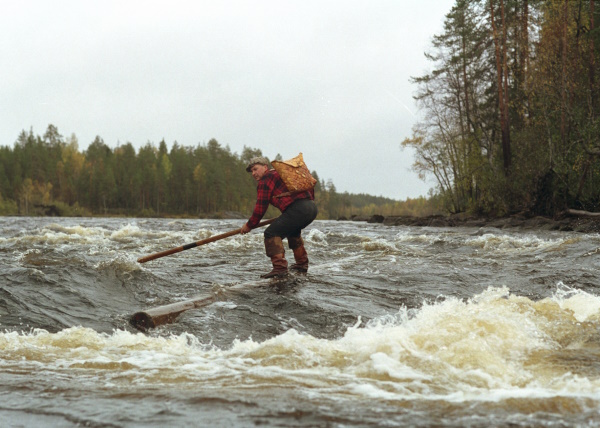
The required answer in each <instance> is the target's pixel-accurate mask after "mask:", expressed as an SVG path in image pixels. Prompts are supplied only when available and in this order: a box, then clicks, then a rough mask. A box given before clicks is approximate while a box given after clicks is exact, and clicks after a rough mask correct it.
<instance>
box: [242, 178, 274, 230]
mask: <svg viewBox="0 0 600 428" xmlns="http://www.w3.org/2000/svg"><path fill="white" fill-rule="evenodd" d="M256 193H257V197H256V205H255V206H254V211H253V212H252V216H251V217H250V220H248V223H247V225H248V227H249V228H250V229H254V228H255V227H256V226H257V225H258V223H259V222H260V219H262V218H263V216H264V215H265V213H266V212H267V208H269V201H270V199H271V195H272V193H273V180H272V179H270V177H269V178H267V177H265V179H262V180H260V181H259V182H258V187H257V189H256Z"/></svg>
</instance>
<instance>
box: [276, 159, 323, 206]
mask: <svg viewBox="0 0 600 428" xmlns="http://www.w3.org/2000/svg"><path fill="white" fill-rule="evenodd" d="M271 165H273V168H275V171H277V173H279V176H280V177H281V179H282V180H283V183H284V184H285V187H287V189H288V192H286V193H282V194H280V195H277V197H282V196H288V195H291V194H294V193H300V192H305V191H307V190H311V189H312V188H314V187H315V184H317V180H316V179H315V178H313V176H312V175H310V172H309V170H308V167H307V166H306V164H305V163H304V158H303V157H302V153H300V154H299V155H298V156H296V157H294V158H292V159H289V160H286V161H277V160H274V161H271Z"/></svg>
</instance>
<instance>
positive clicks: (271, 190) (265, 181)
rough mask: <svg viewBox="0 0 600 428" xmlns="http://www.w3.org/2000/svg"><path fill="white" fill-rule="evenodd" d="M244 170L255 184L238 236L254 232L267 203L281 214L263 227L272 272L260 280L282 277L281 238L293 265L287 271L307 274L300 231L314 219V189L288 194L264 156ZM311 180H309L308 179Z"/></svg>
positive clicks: (277, 174) (315, 215)
mask: <svg viewBox="0 0 600 428" xmlns="http://www.w3.org/2000/svg"><path fill="white" fill-rule="evenodd" d="M246 171H248V172H249V173H251V174H252V177H253V178H254V179H255V180H256V181H257V182H258V187H257V198H256V205H255V207H254V211H253V212H252V216H251V217H250V219H249V220H248V222H247V223H246V224H244V226H242V229H241V233H242V235H243V234H246V233H248V232H250V231H251V230H252V229H254V228H255V227H256V226H257V225H258V223H259V221H260V219H261V218H262V217H263V216H264V215H265V212H266V211H267V208H268V207H269V204H271V205H273V206H274V207H275V208H277V209H279V210H280V211H281V213H282V214H281V215H280V216H279V217H278V218H277V219H276V220H275V221H274V222H273V223H271V224H270V225H269V227H267V229H266V230H265V232H264V235H265V250H266V252H267V256H268V257H270V258H271V263H272V264H273V270H272V271H271V272H269V273H267V274H264V275H261V278H273V277H281V276H285V275H287V273H288V263H287V260H286V259H285V250H284V248H283V242H282V239H284V238H287V240H288V245H289V247H290V249H291V250H292V251H293V253H294V259H295V262H296V263H294V264H293V265H292V266H290V269H293V270H296V271H298V272H307V271H308V255H307V254H306V249H305V248H304V241H303V240H302V236H301V233H302V229H304V228H305V227H306V226H308V225H309V224H311V223H312V222H313V220H314V219H315V218H316V217H317V206H316V204H315V203H314V199H315V194H314V189H310V190H306V191H302V192H290V191H288V188H287V187H286V185H285V183H284V182H283V180H282V178H281V176H280V175H279V173H278V172H277V171H275V170H274V169H271V168H269V161H268V160H267V159H266V158H264V157H260V156H259V157H254V158H252V159H251V160H250V162H249V163H248V166H247V167H246ZM311 178H312V177H311Z"/></svg>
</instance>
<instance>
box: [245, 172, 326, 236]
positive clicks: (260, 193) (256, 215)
mask: <svg viewBox="0 0 600 428" xmlns="http://www.w3.org/2000/svg"><path fill="white" fill-rule="evenodd" d="M287 191H288V189H287V187H285V184H284V183H283V180H282V179H281V177H280V176H279V173H278V172H277V171H275V170H274V169H270V170H268V171H267V172H265V175H263V176H262V178H261V179H260V180H259V181H258V188H257V189H256V193H257V198H256V205H255V206H254V211H253V212H252V217H250V220H248V223H246V224H247V225H248V227H249V228H250V229H253V228H255V227H256V225H257V224H258V223H259V222H260V219H261V218H263V216H264V215H265V212H267V208H269V204H271V205H273V206H274V207H275V208H277V209H279V211H281V212H284V211H285V210H286V209H287V207H289V206H290V204H291V203H292V202H294V201H295V200H298V199H307V198H308V199H315V193H314V190H313V189H311V190H307V191H306V192H301V193H295V194H292V195H289V196H282V197H281V198H276V197H275V196H277V195H279V194H281V193H284V192H287Z"/></svg>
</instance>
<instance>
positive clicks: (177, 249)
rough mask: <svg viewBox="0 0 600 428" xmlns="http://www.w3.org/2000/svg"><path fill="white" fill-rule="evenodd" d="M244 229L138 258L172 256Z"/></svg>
mask: <svg viewBox="0 0 600 428" xmlns="http://www.w3.org/2000/svg"><path fill="white" fill-rule="evenodd" d="M276 219H277V218H272V219H270V220H265V221H261V222H260V223H258V225H257V226H256V228H258V227H263V226H266V225H267V224H271V223H273V222H274V221H275V220H276ZM256 228H255V229H256ZM241 231H242V229H241V228H239V229H235V230H230V231H229V232H225V233H222V234H220V235H215V236H211V237H210V238H206V239H202V240H200V241H196V242H192V243H191V244H185V245H182V246H181V247H176V248H171V249H170V250H165V251H161V252H159V253H154V254H150V255H149V256H145V257H141V258H139V259H138V263H146V262H149V261H150V260H154V259H158V258H160V257H164V256H170V255H171V254H175V253H179V252H181V251H184V250H189V249H190V248H195V247H199V246H201V245H205V244H210V243H211V242H215V241H218V240H220V239H225V238H229V237H230V236H233V235H237V234H239V233H241Z"/></svg>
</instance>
